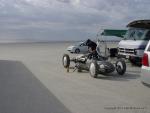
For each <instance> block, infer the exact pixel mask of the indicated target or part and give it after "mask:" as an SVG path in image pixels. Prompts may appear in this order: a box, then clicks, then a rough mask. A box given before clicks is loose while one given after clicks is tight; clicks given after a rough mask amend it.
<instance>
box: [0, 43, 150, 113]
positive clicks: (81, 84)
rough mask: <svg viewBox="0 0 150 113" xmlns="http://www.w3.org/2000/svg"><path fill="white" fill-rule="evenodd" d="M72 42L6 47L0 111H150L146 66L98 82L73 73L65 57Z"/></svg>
mask: <svg viewBox="0 0 150 113" xmlns="http://www.w3.org/2000/svg"><path fill="white" fill-rule="evenodd" d="M70 44H72V43H67V42H66V43H18V44H15V43H13V44H0V92H1V93H0V113H150V88H149V87H147V86H145V85H143V84H142V83H141V80H140V71H141V70H140V67H135V66H132V65H130V64H127V72H126V74H125V75H123V76H119V75H117V74H116V72H114V73H112V74H111V75H110V76H102V75H100V76H99V77H98V78H97V79H96V78H92V77H91V76H90V75H89V73H88V72H82V73H78V72H72V71H70V72H69V73H67V72H66V69H64V68H63V66H62V56H63V54H64V53H68V52H67V51H66V48H67V47H68V46H69V45H70ZM111 46H112V45H111ZM71 56H74V55H71Z"/></svg>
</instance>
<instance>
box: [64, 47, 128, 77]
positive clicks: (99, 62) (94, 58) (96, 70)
mask: <svg viewBox="0 0 150 113" xmlns="http://www.w3.org/2000/svg"><path fill="white" fill-rule="evenodd" d="M95 53H96V54H95ZM95 53H89V54H85V55H78V56H77V57H73V58H70V56H69V55H68V54H64V55H63V58H62V64H63V66H64V68H66V69H67V71H68V72H69V69H71V67H70V63H71V62H74V63H75V65H74V71H75V70H77V71H78V72H81V71H82V70H86V71H89V73H90V75H91V76H92V77H94V78H97V77H98V74H103V75H107V74H108V73H112V72H114V71H115V70H116V71H117V73H118V74H119V75H123V74H124V73H125V72H126V63H125V61H124V60H123V59H117V60H116V62H115V63H112V62H111V61H110V60H108V57H105V56H102V55H101V54H100V52H99V51H98V49H96V51H95Z"/></svg>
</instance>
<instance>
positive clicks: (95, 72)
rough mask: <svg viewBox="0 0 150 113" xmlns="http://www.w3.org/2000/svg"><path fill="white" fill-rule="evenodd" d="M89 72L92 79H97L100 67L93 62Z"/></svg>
mask: <svg viewBox="0 0 150 113" xmlns="http://www.w3.org/2000/svg"><path fill="white" fill-rule="evenodd" d="M89 72H90V75H91V77H93V78H97V75H98V65H97V62H96V61H92V62H91V64H90V67H89Z"/></svg>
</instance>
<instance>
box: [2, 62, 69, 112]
mask: <svg viewBox="0 0 150 113" xmlns="http://www.w3.org/2000/svg"><path fill="white" fill-rule="evenodd" d="M0 92H1V93H0V113H70V111H69V110H68V109H67V108H66V107H65V106H64V105H63V104H62V103H61V102H60V101H59V100H58V99H57V98H56V97H55V96H54V95H53V94H52V93H51V92H50V91H49V90H48V89H46V88H45V87H44V86H43V85H42V83H40V81H39V80H38V79H37V78H36V77H35V76H34V75H33V73H32V72H31V71H30V70H29V69H28V68H27V67H26V66H25V65H24V64H23V63H22V62H19V61H9V60H0Z"/></svg>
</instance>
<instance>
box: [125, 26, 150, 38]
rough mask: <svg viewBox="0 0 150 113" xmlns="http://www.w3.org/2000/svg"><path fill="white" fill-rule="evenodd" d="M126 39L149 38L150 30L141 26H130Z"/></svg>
mask: <svg viewBox="0 0 150 113" xmlns="http://www.w3.org/2000/svg"><path fill="white" fill-rule="evenodd" d="M125 39H126V40H149V39H150V30H148V29H141V28H130V29H129V30H128V31H127V33H126V35H125Z"/></svg>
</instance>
